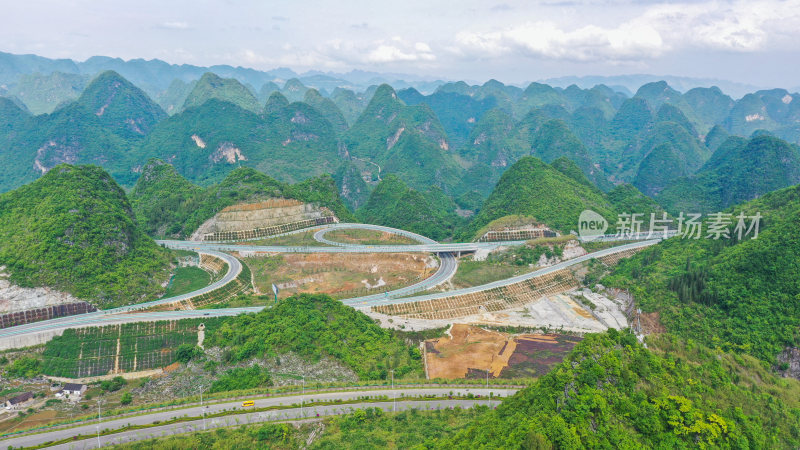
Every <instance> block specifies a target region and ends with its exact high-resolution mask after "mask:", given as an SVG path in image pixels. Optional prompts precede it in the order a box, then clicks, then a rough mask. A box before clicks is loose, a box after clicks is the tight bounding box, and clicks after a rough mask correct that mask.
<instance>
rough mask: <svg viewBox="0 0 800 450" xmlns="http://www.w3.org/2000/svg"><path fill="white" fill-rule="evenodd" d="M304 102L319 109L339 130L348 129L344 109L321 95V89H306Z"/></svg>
mask: <svg viewBox="0 0 800 450" xmlns="http://www.w3.org/2000/svg"><path fill="white" fill-rule="evenodd" d="M303 103H306V104H308V105H309V106H311V107H312V108H314V109H316V110H317V111H319V112H320V114H322V115H323V116H324V117H325V119H327V120H328V122H330V124H331V126H333V129H334V130H336V131H337V132H342V131H345V130H347V119H345V118H344V115H343V114H342V111H340V110H339V107H338V106H336V103H334V102H333V101H332V100H331V99H329V98H325V97H323V96H322V95H320V93H319V91H317V90H316V89H309V90H308V91H306V95H305V97H303Z"/></svg>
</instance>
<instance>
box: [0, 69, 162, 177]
mask: <svg viewBox="0 0 800 450" xmlns="http://www.w3.org/2000/svg"><path fill="white" fill-rule="evenodd" d="M164 116H165V114H164V111H162V110H161V109H160V108H159V107H158V105H156V104H155V103H153V101H152V100H150V98H149V97H148V96H147V95H146V94H145V93H144V92H142V91H141V90H140V89H139V88H137V87H135V86H134V85H133V84H131V83H130V82H129V81H127V80H125V79H124V78H122V77H121V76H120V75H119V74H117V73H115V72H111V71H109V72H103V73H101V74H100V75H98V76H97V77H96V78H95V79H94V80H92V82H91V83H89V85H88V86H87V87H86V89H85V90H84V92H83V94H81V96H80V97H79V98H78V99H77V100H76V101H75V102H72V103H69V104H68V105H66V106H64V107H63V108H60V109H58V110H56V111H55V112H54V113H52V114H44V115H40V116H35V117H30V118H28V119H27V120H25V121H23V122H20V123H17V124H16V125H15V126H14V127H13V129H9V130H8V131H7V133H6V134H5V136H0V144H2V145H3V147H4V148H0V191H6V190H9V189H13V188H15V187H18V186H20V185H22V184H23V183H26V182H29V181H32V180H35V179H36V178H38V177H39V176H41V175H42V173H44V172H46V171H47V170H48V169H50V168H52V167H54V166H56V165H58V164H60V163H72V164H97V165H101V166H103V167H105V168H106V169H107V170H109V172H111V174H112V175H114V176H115V178H116V179H117V180H118V181H120V182H122V183H125V182H130V181H131V177H132V175H133V174H132V173H131V172H130V169H129V167H130V166H129V164H132V163H130V162H129V161H130V160H129V157H130V156H131V149H132V148H133V147H134V146H135V145H137V144H138V143H139V142H141V140H142V139H143V138H144V136H145V135H146V134H147V133H148V132H149V131H150V130H151V129H152V128H153V126H154V125H155V123H156V122H158V121H159V120H160V119H161V118H163V117H164ZM0 131H2V130H0Z"/></svg>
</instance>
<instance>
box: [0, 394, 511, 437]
mask: <svg viewBox="0 0 800 450" xmlns="http://www.w3.org/2000/svg"><path fill="white" fill-rule="evenodd" d="M517 390H518V389H515V388H505V387H490V388H485V387H482V386H472V387H431V388H427V387H426V388H412V389H409V388H408V387H405V386H404V387H398V388H397V389H394V390H393V389H388V388H384V389H375V390H360V391H340V392H311V393H308V394H306V395H304V396H301V395H283V396H270V397H265V398H258V399H253V402H254V403H255V405H254V406H253V408H254V409H255V408H268V407H276V406H285V405H292V404H295V406H294V407H292V408H288V409H277V410H272V411H260V412H248V411H247V410H245V409H243V408H242V400H236V401H223V402H218V403H210V404H206V405H204V407H201V406H200V405H193V406H189V407H184V408H176V409H169V410H157V411H151V412H147V413H144V414H139V415H126V416H122V417H115V418H110V419H105V420H103V421H101V427H102V429H110V430H114V429H119V428H121V427H124V426H127V425H144V426H147V425H153V424H154V422H156V421H157V422H166V421H169V420H171V419H173V418H175V417H183V416H188V417H197V418H200V417H202V416H203V412H204V411H203V409H205V414H206V415H211V414H215V413H221V412H224V411H226V410H227V411H231V410H240V411H241V412H240V413H238V414H233V415H229V416H222V417H219V418H208V419H206V426H208V427H209V428H215V427H220V426H222V427H224V426H230V425H235V424H236V423H237V422H241V421H242V420H241V419H244V420H243V421H246V422H248V423H249V422H251V421H252V422H268V421H280V420H291V419H303V418H311V417H313V418H316V417H317V416H325V415H335V414H346V413H348V412H350V410H351V409H356V408H365V407H367V406H374V407H380V408H383V409H387V408H388V410H391V409H392V408H393V407H394V405H393V402H392V401H386V400H383V401H380V402H376V400H374V399H377V398H379V397H384V398H386V397H388V398H389V399H392V398H396V399H397V409H401V408H402V409H406V408H411V407H416V408H428V407H433V408H437V407H438V408H442V407H445V408H449V407H454V406H467V407H468V406H473V405H475V404H487V402H489V401H490V400H489V398H492V399H494V404H495V405H496V404H497V403H498V400H502V399H503V398H505V397H509V396H511V395H514V394H515V393H516V392H517ZM469 394H472V395H473V396H475V397H477V398H476V399H465V398H452V399H451V398H440V399H435V400H420V399H419V398H418V397H419V396H436V397H447V396H462V397H464V396H467V395H469ZM490 396H491V397H490ZM361 399H364V401H363V402H360V403H356V404H336V403H332V404H329V405H327V404H323V405H317V406H311V405H309V406H306V407H304V408H300V407H299V406H297V405H299V404H300V403H301V402H310V401H312V400H313V401H326V402H334V401H336V400H341V401H354V400H361ZM438 408H437V409H438ZM253 419H256V420H253ZM190 425H191V429H190V427H189V426H190ZM209 425H210V426H209ZM202 429H203V420H202V419H200V420H193V421H191V422H179V423H174V424H168V425H162V426H157V427H152V428H144V429H140V430H134V431H133V432H127V431H121V432H120V433H113V434H110V435H106V436H101V437H100V439H101V445H102V444H104V443H108V444H111V443H113V442H115V441H116V442H119V441H118V440H117V439H118V438H119V437H120V436H126V437H130V436H137V435H138V436H141V438H144V439H149V438H150V435H151V434H153V435H154V437H160V436H162V433H163V434H167V433H168V434H179V433H182V432H183V433H185V432H190V431H198V430H202ZM96 432H97V421H91V422H87V423H85V424H81V425H77V426H75V427H72V428H57V429H54V430H53V431H44V432H37V433H35V434H22V435H15V436H14V437H8V438H5V439H3V440H2V441H0V442H2V443H3V445H4V446H5V445H7V446H9V447H11V446H13V447H33V446H38V445H44V444H46V443H47V442H53V441H56V440H61V439H64V438H68V437H71V436H79V435H84V436H87V435H88V436H93V435H94V434H95V433H96ZM96 446H97V439H96V438H94V437H93V438H91V439H84V440H80V441H75V442H70V443H68V444H62V445H60V446H58V447H57V448H95V447H96Z"/></svg>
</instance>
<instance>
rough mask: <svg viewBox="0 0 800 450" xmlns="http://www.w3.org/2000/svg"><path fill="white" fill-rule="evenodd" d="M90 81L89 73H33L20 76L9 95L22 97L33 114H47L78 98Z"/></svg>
mask: <svg viewBox="0 0 800 450" xmlns="http://www.w3.org/2000/svg"><path fill="white" fill-rule="evenodd" d="M88 82H89V77H88V76H87V75H81V74H76V73H63V72H53V73H50V74H47V75H43V74H41V73H31V74H25V75H22V76H20V78H19V80H18V81H17V83H16V84H15V85H14V86H13V87H12V88H11V89H10V90H9V92H8V95H11V96H14V97H17V98H18V99H20V100H21V101H22V102H23V103H24V104H25V106H27V107H28V109H29V110H30V111H31V112H32V113H33V114H46V113H51V112H53V110H54V109H56V108H57V107H58V106H59V105H62V104H64V103H67V102H70V101H72V100H75V99H76V98H78V96H80V95H81V92H82V91H83V89H84V88H85V87H86V84H87V83H88Z"/></svg>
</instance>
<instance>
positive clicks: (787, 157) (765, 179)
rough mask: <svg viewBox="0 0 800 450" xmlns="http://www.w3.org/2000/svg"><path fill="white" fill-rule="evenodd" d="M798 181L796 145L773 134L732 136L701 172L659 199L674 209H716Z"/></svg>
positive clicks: (673, 184) (679, 180)
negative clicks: (743, 136)
mask: <svg viewBox="0 0 800 450" xmlns="http://www.w3.org/2000/svg"><path fill="white" fill-rule="evenodd" d="M796 183H800V150H798V147H797V146H796V145H791V144H788V143H787V142H786V141H783V140H780V139H778V138H774V137H771V136H758V137H754V138H753V139H750V140H746V139H743V138H738V137H731V138H729V139H728V140H726V141H725V142H724V143H722V144H721V145H720V146H719V147H718V148H717V150H716V151H715V152H714V154H713V155H712V156H711V158H710V159H709V160H708V162H707V163H706V164H705V165H704V166H703V167H702V168H701V169H700V170H699V171H697V173H695V174H694V175H691V176H688V177H683V178H677V179H674V180H672V182H671V183H669V184H668V185H667V187H666V188H665V189H664V190H663V191H662V192H661V193H660V194H659V196H658V197H657V199H658V201H659V203H660V204H662V205H663V206H664V207H665V208H666V209H667V210H669V211H671V212H678V211H686V212H689V211H693V212H715V211H718V210H721V209H724V208H727V207H729V206H731V205H734V204H737V203H741V202H744V201H747V200H751V199H754V198H757V197H759V196H761V195H764V194H766V193H768V192H770V191H773V190H776V189H781V188H784V187H786V186H790V185H793V184H796Z"/></svg>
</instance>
